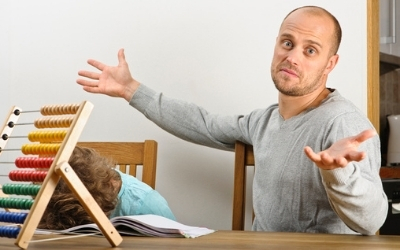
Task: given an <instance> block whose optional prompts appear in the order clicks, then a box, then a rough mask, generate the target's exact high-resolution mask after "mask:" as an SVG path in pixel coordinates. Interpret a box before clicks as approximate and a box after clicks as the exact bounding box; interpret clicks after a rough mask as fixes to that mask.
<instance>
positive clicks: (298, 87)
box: [271, 66, 323, 96]
mask: <svg viewBox="0 0 400 250" xmlns="http://www.w3.org/2000/svg"><path fill="white" fill-rule="evenodd" d="M279 68H280V67H279V66H278V67H276V69H275V70H274V69H272V68H271V76H272V81H273V82H274V85H275V88H276V89H277V90H278V91H279V92H280V93H282V94H284V95H287V96H304V95H307V94H309V93H312V92H313V91H315V90H316V89H318V87H320V86H321V84H322V81H321V78H322V71H323V70H320V71H319V72H317V73H316V74H315V75H313V76H311V77H310V78H309V79H303V74H302V73H301V72H299V71H297V70H296V73H297V75H298V81H299V82H298V83H297V84H295V85H292V86H287V84H286V82H287V81H290V80H291V79H290V77H288V76H284V77H280V78H279V77H278V76H277V74H278V72H279ZM287 68H290V67H287ZM290 69H291V68H290ZM291 70H293V69H291ZM302 82H308V83H307V84H306V85H303V84H301V83H302Z"/></svg>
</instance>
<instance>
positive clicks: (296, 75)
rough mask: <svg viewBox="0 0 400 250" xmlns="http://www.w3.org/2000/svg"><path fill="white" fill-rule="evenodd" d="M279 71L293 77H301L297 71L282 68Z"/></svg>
mask: <svg viewBox="0 0 400 250" xmlns="http://www.w3.org/2000/svg"><path fill="white" fill-rule="evenodd" d="M279 71H283V72H285V73H286V74H288V75H291V76H295V77H299V76H298V74H297V72H296V71H294V70H291V69H288V68H281V69H280V70H279Z"/></svg>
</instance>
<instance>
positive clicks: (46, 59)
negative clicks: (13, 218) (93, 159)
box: [0, 0, 366, 229]
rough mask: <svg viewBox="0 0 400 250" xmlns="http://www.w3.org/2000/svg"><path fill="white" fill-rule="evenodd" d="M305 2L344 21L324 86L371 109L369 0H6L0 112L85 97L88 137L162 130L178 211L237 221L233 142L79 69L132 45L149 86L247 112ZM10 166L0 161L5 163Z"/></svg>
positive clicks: (1, 14) (159, 136) (211, 223)
mask: <svg viewBox="0 0 400 250" xmlns="http://www.w3.org/2000/svg"><path fill="white" fill-rule="evenodd" d="M302 5H320V6H322V7H325V8H326V9H328V10H329V11H331V12H332V13H333V14H334V15H336V17H337V18H338V19H339V21H340V22H341V24H342V28H343V43H342V46H341V48H340V51H339V54H340V56H341V57H340V60H339V64H338V66H337V67H336V69H335V70H334V71H333V72H332V73H331V77H330V79H329V83H328V85H329V86H330V87H333V88H337V89H339V91H340V92H341V93H342V94H343V95H344V96H346V97H348V98H351V99H352V100H353V101H354V103H355V104H356V105H357V106H359V107H360V108H361V109H362V110H365V111H366V1H365V0H356V1H354V0H353V1H348V0H336V1H332V0H313V1H306V0H290V1H288V0H286V1H275V3H272V1H262V0H259V1H255V0H253V1H252V0H250V1H249V0H246V1H244V0H242V1H240V0H230V1H228V0H226V1H223V0H201V1H199V0H191V1H183V0H169V1H161V0H158V1H155V0H146V1H145V0H142V1H138V0H135V1H122V0H114V1H94V0H93V1H89V0H79V1H78V0H75V1H72V0H64V1H51V0H37V1H28V0H25V1H12V0H8V1H2V4H1V8H0V41H1V42H0V44H1V46H0V76H1V81H0V84H1V90H0V91H1V93H2V97H1V99H2V101H1V106H0V121H1V119H3V118H1V117H4V119H5V116H6V115H7V114H8V111H9V110H10V108H11V107H12V106H13V105H17V106H19V107H21V108H22V109H23V110H36V109H38V108H40V106H42V105H48V104H61V103H75V102H81V101H83V100H88V101H90V102H92V103H93V104H94V105H95V108H94V110H93V113H92V115H91V117H90V119H89V122H88V124H87V126H86V127H85V130H84V132H83V134H82V136H81V140H96V141H106V140H112V141H126V140H127V141H140V140H144V139H155V140H157V141H158V142H159V157H158V172H157V187H156V189H157V190H158V191H159V192H160V193H161V194H162V195H164V196H165V197H166V199H167V200H168V201H169V203H170V206H171V208H172V209H173V211H174V212H175V214H176V216H177V219H178V220H179V221H180V222H183V223H186V224H191V225H202V226H207V227H210V228H214V229H230V227H231V211H232V188H233V186H232V182H233V153H232V152H222V151H218V150H214V149H209V148H205V147H201V146H197V145H193V144H190V143H187V142H184V141H182V140H180V139H177V138H175V137H173V136H171V135H169V134H167V133H166V132H164V131H162V130H160V129H159V128H158V127H156V126H155V125H153V124H152V123H151V122H149V121H148V120H146V119H145V118H144V116H143V115H141V114H140V113H139V112H137V111H136V110H134V109H132V108H130V107H129V106H128V104H127V103H126V102H124V101H123V100H122V99H113V98H110V97H107V96H101V95H93V94H88V93H85V92H84V91H83V90H81V88H80V86H79V85H77V84H76V83H75V80H76V78H77V77H78V76H77V71H78V70H80V69H91V68H90V67H89V66H88V65H87V64H86V60H87V59H89V58H94V59H98V60H100V61H103V62H105V63H107V64H113V65H115V64H116V63H117V51H118V49H119V48H125V52H126V57H127V61H128V63H129V65H130V68H131V71H132V73H133V75H134V77H135V78H136V79H137V80H139V81H141V82H143V83H145V84H147V85H148V86H150V87H152V88H154V89H156V90H159V91H162V92H164V93H165V94H166V95H169V96H171V97H176V98H180V99H185V100H187V101H193V102H195V103H197V104H199V105H201V106H203V107H205V108H207V109H208V110H209V111H212V112H219V113H229V114H237V113H247V112H250V111H251V110H253V109H255V108H262V107H266V106H268V105H270V104H271V103H274V102H276V100H277V91H276V90H275V88H274V87H273V84H272V81H271V79H270V73H269V68H270V63H271V58H272V53H273V47H274V42H275V37H276V35H277V33H278V28H279V25H280V23H281V21H282V19H283V18H284V16H285V15H286V14H287V13H288V12H289V11H290V10H292V9H294V8H296V7H299V6H302ZM24 117H25V116H24ZM21 119H22V117H21ZM26 119H28V118H26ZM29 119H32V118H29ZM32 129H33V128H30V129H26V130H27V131H30V130H32ZM13 140H14V139H13ZM15 140H17V139H15ZM12 143H17V142H15V141H13V142H11V141H10V143H9V144H10V145H11V144H12ZM10 159H13V158H12V157H11V154H8V153H7V152H4V153H3V154H2V155H1V157H0V161H7V160H10ZM11 167H12V165H11V166H10V164H1V169H0V174H3V175H7V173H8V169H9V168H11ZM7 181H8V178H7V177H6V176H5V177H3V179H2V181H1V182H7ZM249 196H250V195H249ZM248 207H249V208H250V205H249V206H248ZM248 210H249V211H250V209H248ZM247 228H249V225H247Z"/></svg>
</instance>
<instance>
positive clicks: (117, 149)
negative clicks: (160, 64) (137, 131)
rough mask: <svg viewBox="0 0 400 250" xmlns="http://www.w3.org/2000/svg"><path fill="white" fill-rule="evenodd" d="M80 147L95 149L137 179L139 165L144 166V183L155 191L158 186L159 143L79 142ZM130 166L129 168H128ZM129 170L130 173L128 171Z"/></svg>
mask: <svg viewBox="0 0 400 250" xmlns="http://www.w3.org/2000/svg"><path fill="white" fill-rule="evenodd" d="M77 145H78V146H80V147H87V148H93V149H94V150H96V151H97V152H98V153H99V154H100V155H102V156H105V157H109V158H111V159H113V160H115V161H116V164H117V165H118V166H119V170H121V171H122V172H124V173H128V174H130V175H132V176H135V177H136V169H137V166H138V165H141V166H142V179H141V180H142V182H144V183H146V184H147V185H149V186H150V187H152V188H153V189H154V188H155V186H156V167H157V142H156V141H154V140H145V141H144V142H78V143H77ZM128 166H129V167H128ZM128 169H129V171H127V170H128Z"/></svg>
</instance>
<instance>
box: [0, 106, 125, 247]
mask: <svg viewBox="0 0 400 250" xmlns="http://www.w3.org/2000/svg"><path fill="white" fill-rule="evenodd" d="M92 109H93V104H91V103H90V102H87V101H84V102H82V104H81V105H80V106H79V109H78V111H77V112H76V114H75V118H74V119H73V121H72V124H71V125H70V127H69V128H70V129H69V131H68V133H67V134H66V136H65V138H64V140H63V142H62V143H61V145H60V148H59V150H58V152H57V154H56V155H55V158H54V161H53V163H52V164H51V166H50V168H49V170H48V173H47V175H46V178H45V179H44V181H43V183H42V186H41V188H40V190H39V193H38V194H37V195H36V197H35V200H34V203H33V205H32V207H31V209H30V211H29V213H28V216H27V218H26V219H25V221H24V223H23V225H22V228H21V230H20V232H19V234H18V237H17V240H16V241H15V245H17V246H19V247H20V248H23V249H27V247H28V244H29V241H30V240H31V238H32V236H33V234H34V233H35V230H36V228H37V226H38V224H39V222H40V220H41V218H42V216H43V213H44V211H45V209H46V207H47V204H48V203H49V201H50V198H51V196H52V195H53V193H54V190H55V188H56V186H57V183H58V182H59V180H60V178H62V179H63V180H64V181H65V182H66V183H67V185H68V186H69V188H70V189H71V191H72V192H73V193H74V194H75V195H76V197H77V198H78V200H79V201H80V203H81V204H82V206H83V207H84V208H85V210H86V211H87V212H88V214H89V215H90V216H91V218H92V219H93V221H94V222H95V223H96V224H97V225H98V226H99V228H100V230H101V231H102V233H103V235H104V236H105V237H106V238H107V240H108V241H109V242H110V244H111V245H112V246H113V247H115V246H118V245H119V244H120V243H121V242H122V237H121V236H120V234H119V233H118V231H117V230H116V229H115V227H114V226H113V225H112V224H111V222H110V220H109V219H108V217H107V216H106V215H105V214H104V212H103V211H102V210H101V208H100V206H99V205H98V204H97V202H96V201H95V200H94V198H93V197H92V195H91V194H90V193H89V191H88V190H87V189H86V187H85V186H84V184H83V183H82V181H81V180H80V179H79V177H78V176H77V175H76V173H75V172H74V171H73V169H72V168H71V166H70V165H69V164H68V160H69V158H70V156H71V154H72V152H73V150H74V148H75V146H76V144H77V142H78V138H79V136H80V134H81V133H82V131H83V128H84V126H85V124H86V121H87V119H88V117H89V115H90V113H91V111H92ZM14 110H15V107H14V108H13V109H12V111H11V112H10V115H9V117H10V119H11V118H13V119H15V117H13V116H14ZM6 125H7V122H6V124H5V127H7V126H6ZM3 132H4V129H3ZM8 132H10V131H8ZM4 145H5V144H4ZM4 145H1V146H2V147H1V148H3V147H4Z"/></svg>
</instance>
